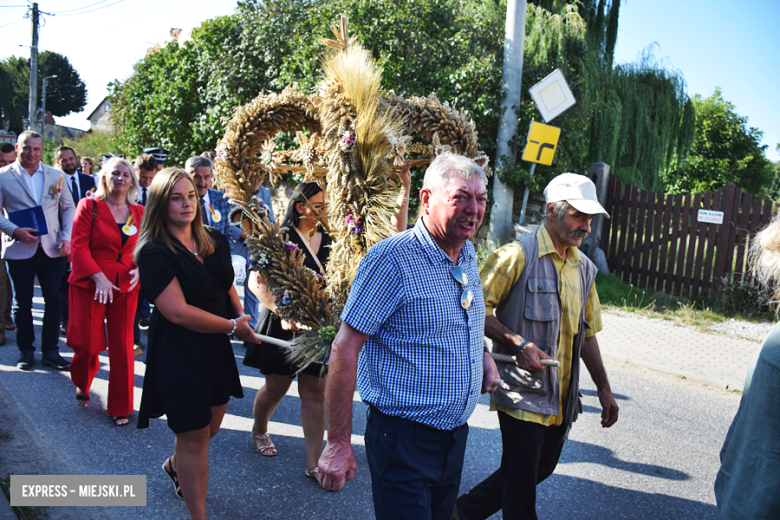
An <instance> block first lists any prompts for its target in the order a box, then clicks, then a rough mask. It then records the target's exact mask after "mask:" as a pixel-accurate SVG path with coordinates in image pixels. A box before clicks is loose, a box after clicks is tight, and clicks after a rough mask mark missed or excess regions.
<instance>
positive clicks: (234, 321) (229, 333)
mask: <svg viewBox="0 0 780 520" xmlns="http://www.w3.org/2000/svg"><path fill="white" fill-rule="evenodd" d="M230 321H232V322H233V330H231V331H230V332H228V333H227V335H228V336H232V335H233V333H234V332H235V331H236V327H238V325H236V320H234V319H233V318H230Z"/></svg>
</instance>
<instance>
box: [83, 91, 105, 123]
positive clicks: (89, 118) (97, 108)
mask: <svg viewBox="0 0 780 520" xmlns="http://www.w3.org/2000/svg"><path fill="white" fill-rule="evenodd" d="M107 101H108V96H106V97H104V98H103V100H102V101H101V102H100V103H98V105H97V106H96V107H95V110H93V111H92V113H91V114H89V115H88V116H87V120H89V121H91V120H92V116H94V115H95V113H96V112H97V111H98V110H99V109H100V107H102V106H103V104H104V103H106V102H107Z"/></svg>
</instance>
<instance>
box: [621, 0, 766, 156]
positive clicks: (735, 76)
mask: <svg viewBox="0 0 780 520" xmlns="http://www.w3.org/2000/svg"><path fill="white" fill-rule="evenodd" d="M654 42H655V43H657V44H658V46H659V47H658V48H656V49H654V55H655V56H656V57H657V58H666V59H667V64H668V65H669V66H671V67H673V68H675V69H678V70H679V71H681V72H682V74H683V76H684V77H685V81H686V83H687V84H688V94H689V95H690V96H693V95H694V94H701V95H702V96H704V97H709V96H711V95H712V93H713V92H714V91H715V87H721V89H722V90H723V97H724V98H725V99H727V100H729V101H731V102H732V103H734V104H735V105H736V112H737V113H738V114H740V115H743V116H747V117H748V125H749V126H753V127H757V128H759V129H761V130H763V132H764V140H763V144H766V145H769V147H768V148H767V157H768V158H769V159H771V160H772V161H778V160H780V154H779V153H778V152H777V149H776V146H777V144H778V143H780V0H742V1H739V2H735V1H733V0H732V1H728V2H727V1H725V0H652V1H651V0H628V1H627V2H624V3H623V4H621V8H620V23H619V26H618V40H617V46H616V49H615V60H616V61H617V62H620V61H634V60H636V59H637V56H638V55H639V53H640V52H641V51H642V50H643V49H644V48H645V47H647V46H648V45H650V44H652V43H654Z"/></svg>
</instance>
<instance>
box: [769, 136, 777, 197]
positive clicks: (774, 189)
mask: <svg viewBox="0 0 780 520" xmlns="http://www.w3.org/2000/svg"><path fill="white" fill-rule="evenodd" d="M777 151H778V152H780V143H778V144H777ZM767 195H768V196H769V197H771V198H772V199H773V200H775V201H778V200H780V161H777V162H776V163H775V173H774V177H773V178H772V185H771V186H770V187H769V190H768V193H767Z"/></svg>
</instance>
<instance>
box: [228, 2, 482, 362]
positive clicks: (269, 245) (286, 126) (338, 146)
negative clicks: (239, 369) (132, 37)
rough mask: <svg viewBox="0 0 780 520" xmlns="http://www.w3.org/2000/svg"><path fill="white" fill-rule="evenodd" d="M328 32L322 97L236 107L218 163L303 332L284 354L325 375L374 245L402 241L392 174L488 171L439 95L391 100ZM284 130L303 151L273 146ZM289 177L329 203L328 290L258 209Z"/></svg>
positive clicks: (360, 59)
mask: <svg viewBox="0 0 780 520" xmlns="http://www.w3.org/2000/svg"><path fill="white" fill-rule="evenodd" d="M331 29H332V30H333V33H334V35H335V37H336V39H335V40H322V43H323V44H324V45H326V46H328V47H330V48H331V49H332V50H331V51H330V52H329V54H328V56H327V57H325V58H324V59H323V60H322V69H323V71H324V76H323V79H322V80H321V81H320V84H319V88H318V89H317V92H316V93H313V94H308V95H307V94H304V93H302V92H301V91H300V90H299V89H298V87H297V86H296V85H291V86H289V87H287V88H286V89H284V90H283V91H282V92H281V93H279V94H273V93H271V94H265V93H263V94H260V95H258V96H257V97H256V98H255V99H254V100H253V101H251V102H250V103H248V104H247V105H244V106H241V107H238V108H237V109H236V111H235V113H234V115H233V118H232V119H231V120H230V121H229V122H228V123H227V124H226V129H225V135H224V137H223V138H222V139H221V140H220V142H219V144H218V146H217V160H216V163H215V174H216V178H217V182H218V183H219V184H220V185H221V186H223V187H224V188H225V191H226V194H227V195H228V197H229V198H230V199H231V201H232V202H233V203H235V204H236V205H237V207H238V208H240V209H239V210H238V211H236V212H235V215H231V218H234V219H235V221H236V222H235V223H236V225H240V226H241V227H242V229H243V231H244V232H245V233H246V235H247V237H248V238H247V249H248V250H249V253H250V254H251V257H252V263H253V264H254V268H255V269H256V270H257V271H258V272H259V274H260V275H261V277H262V278H263V280H264V282H265V285H266V287H267V288H268V289H269V290H270V291H271V292H272V293H273V294H274V296H275V301H276V305H277V308H278V310H279V313H280V315H281V317H282V318H284V319H286V320H288V321H291V322H295V323H297V324H299V325H301V326H302V327H300V328H301V329H303V330H302V332H301V333H300V334H299V335H297V336H296V339H295V341H294V342H293V343H292V344H291V345H289V346H287V347H286V348H287V354H288V357H289V359H290V360H291V361H293V362H297V363H299V364H300V370H303V369H304V368H306V367H307V366H308V365H309V364H311V363H322V364H323V370H324V367H325V366H326V365H327V362H328V359H329V357H330V348H331V343H332V341H333V338H334V337H335V335H336V332H337V331H338V326H339V316H340V314H341V310H342V309H343V307H344V304H345V303H346V301H347V297H348V295H349V288H350V285H351V283H352V280H353V278H354V276H355V273H356V271H357V267H358V265H359V264H360V261H361V260H362V258H363V257H364V256H365V254H366V253H367V252H368V250H369V249H370V248H371V246H373V245H374V244H376V243H377V242H379V241H380V240H383V239H385V238H388V237H390V236H392V235H393V234H395V230H394V229H393V227H392V226H391V224H390V218H391V216H392V214H393V211H394V209H395V208H394V206H395V201H396V199H397V194H398V189H399V188H398V187H397V185H396V184H395V183H393V182H390V179H391V178H392V177H394V176H395V175H396V174H395V170H394V167H396V166H400V165H403V163H404V161H411V163H412V165H413V166H420V167H425V166H426V165H427V164H428V163H430V161H431V160H432V159H433V158H434V157H435V156H436V155H438V154H440V153H443V152H453V153H458V154H461V155H465V156H467V157H471V158H472V159H474V160H475V161H476V162H477V163H478V164H480V166H482V167H483V168H484V169H485V171H486V172H488V173H489V171H490V170H489V168H488V166H487V163H488V159H487V157H486V156H485V155H484V153H482V152H481V151H480V150H479V144H478V139H477V134H476V131H475V127H474V122H473V121H472V120H471V118H470V117H469V116H468V115H467V114H465V113H463V112H460V111H458V110H456V109H454V108H453V107H451V106H450V105H449V104H448V103H447V102H444V103H441V102H440V101H439V100H438V99H437V98H436V96H435V95H430V96H428V97H413V98H410V99H408V100H407V99H404V98H402V97H400V96H396V95H393V94H386V93H384V92H383V91H382V89H381V77H382V70H381V68H380V67H379V66H378V65H377V64H376V62H375V61H374V59H373V58H372V57H371V54H370V53H369V52H368V51H367V50H366V49H364V48H363V47H362V46H361V45H360V44H359V43H357V41H356V40H357V39H356V37H355V36H352V37H350V36H349V33H348V24H347V20H346V17H343V16H342V18H341V20H340V24H339V26H338V27H336V26H332V27H331ZM281 131H296V140H297V142H298V145H299V148H298V149H297V150H276V149H275V145H274V142H273V141H272V138H273V136H274V135H275V134H276V133H278V132H281ZM304 131H305V132H308V135H307V134H306V133H304ZM285 172H303V173H304V175H305V177H304V180H305V181H306V182H317V183H319V184H320V185H321V186H323V188H325V189H326V191H327V193H328V199H329V202H328V209H327V215H328V231H329V234H330V235H331V238H332V240H333V243H332V245H331V252H330V257H329V258H330V261H329V263H328V266H327V282H326V280H325V278H324V277H323V276H322V275H321V274H319V273H316V272H314V271H312V270H311V269H307V268H306V267H305V266H304V263H303V254H302V252H301V251H300V250H299V249H298V248H297V247H296V246H294V245H293V244H291V243H289V242H286V241H285V233H284V230H282V229H280V228H279V227H278V226H277V225H275V224H272V223H271V222H270V221H269V220H268V219H267V217H266V215H265V211H264V209H263V208H262V205H261V204H259V203H258V202H256V201H255V199H253V196H254V195H255V194H257V192H258V186H259V185H260V184H261V183H262V182H263V181H264V179H265V177H266V176H269V178H270V180H271V181H272V182H277V181H279V180H280V178H281V176H282V174H284V173H285Z"/></svg>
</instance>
